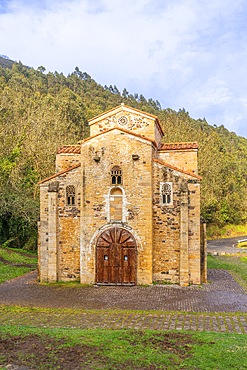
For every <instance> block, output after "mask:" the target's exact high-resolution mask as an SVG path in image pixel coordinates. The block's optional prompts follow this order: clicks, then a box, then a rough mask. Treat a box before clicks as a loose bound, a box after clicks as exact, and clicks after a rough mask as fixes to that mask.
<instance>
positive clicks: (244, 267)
mask: <svg viewBox="0 0 247 370" xmlns="http://www.w3.org/2000/svg"><path fill="white" fill-rule="evenodd" d="M207 260H208V268H214V269H223V270H227V271H229V272H230V273H231V274H232V275H233V276H234V278H235V279H236V280H237V281H238V283H239V284H240V285H241V286H242V287H243V288H244V289H245V290H246V291H247V257H241V256H215V257H213V256H208V258H207Z"/></svg>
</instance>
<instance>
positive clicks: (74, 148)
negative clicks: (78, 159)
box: [57, 145, 81, 154]
mask: <svg viewBox="0 0 247 370" xmlns="http://www.w3.org/2000/svg"><path fill="white" fill-rule="evenodd" d="M61 153H69V154H81V146H80V145H64V146H62V147H61V148H59V149H58V151H57V154H61Z"/></svg>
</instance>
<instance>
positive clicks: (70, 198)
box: [66, 185, 75, 206]
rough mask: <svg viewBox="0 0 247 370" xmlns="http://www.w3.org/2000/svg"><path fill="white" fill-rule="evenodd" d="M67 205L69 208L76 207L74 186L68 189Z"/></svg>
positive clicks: (69, 186)
mask: <svg viewBox="0 0 247 370" xmlns="http://www.w3.org/2000/svg"><path fill="white" fill-rule="evenodd" d="M66 204H67V205H68V206H74V205H75V187H74V185H68V186H67V187H66Z"/></svg>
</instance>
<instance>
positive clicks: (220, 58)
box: [0, 0, 247, 137]
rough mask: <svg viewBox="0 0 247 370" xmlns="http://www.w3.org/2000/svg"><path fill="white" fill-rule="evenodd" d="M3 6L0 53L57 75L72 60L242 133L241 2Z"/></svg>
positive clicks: (148, 0)
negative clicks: (55, 72) (55, 71)
mask: <svg viewBox="0 0 247 370" xmlns="http://www.w3.org/2000/svg"><path fill="white" fill-rule="evenodd" d="M3 10H4V11H2V10H1V8H0V53H1V54H7V55H9V57H12V58H14V59H16V60H21V61H22V62H23V63H25V64H27V65H30V66H34V67H35V68H37V67H38V66H39V65H44V66H45V67H46V68H47V70H52V71H54V70H57V71H58V72H64V74H67V73H70V72H72V71H73V70H74V67H75V66H78V67H79V68H80V69H81V70H82V71H86V72H87V73H89V74H91V75H92V77H93V78H94V79H95V80H96V81H97V82H99V83H101V84H102V85H105V84H108V85H109V84H116V85H117V86H118V87H119V89H123V88H124V87H126V88H127V90H129V91H130V92H132V93H134V92H138V93H140V94H143V95H145V96H146V97H152V98H154V99H158V100H159V101H160V102H161V103H162V105H163V107H164V108H165V107H171V108H174V109H179V108H182V107H185V108H186V109H187V110H188V111H189V112H190V114H191V116H192V117H195V118H199V117H201V118H202V117H206V118H207V119H208V121H209V123H212V124H213V123H216V124H219V125H220V124H224V125H226V126H227V127H229V128H230V129H233V128H234V127H235V128H236V127H238V130H239V132H241V134H242V135H243V131H242V128H241V127H242V126H243V125H244V124H245V121H246V118H247V112H246V106H245V103H244V102H243V98H242V97H243V96H245V92H246V89H247V86H246V85H247V80H246V77H245V73H246V72H245V71H246V60H247V43H246V39H247V38H246V31H247V26H246V15H247V5H246V3H245V1H244V0H235V1H234V2H232V0H224V1H223V0H214V1H213V0H200V1H198V0H173V1H168V0H125V1H124V2H123V1H122V0H50V1H49V0H43V1H42V0H41V1H38V0H37V1H36V2H35V1H32V0H29V1H26V0H11V1H8V2H6V1H5V5H4V9H3ZM1 11H2V13H1ZM245 102H246V100H245ZM231 122H233V126H231ZM236 122H239V123H238V125H236ZM243 127H244V126H243ZM243 130H246V131H245V133H244V135H245V136H246V137H247V129H245V128H243Z"/></svg>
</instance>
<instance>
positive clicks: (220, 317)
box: [0, 306, 247, 334]
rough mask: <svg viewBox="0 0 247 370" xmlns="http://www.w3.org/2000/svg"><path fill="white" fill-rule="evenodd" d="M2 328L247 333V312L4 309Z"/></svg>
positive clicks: (1, 311) (1, 308)
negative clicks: (4, 326) (15, 326)
mask: <svg viewBox="0 0 247 370" xmlns="http://www.w3.org/2000/svg"><path fill="white" fill-rule="evenodd" d="M0 325H18V326H19V325H21V326H26V325H27V326H39V327H40V326H41V327H53V328H80V329H96V328H100V329H154V330H192V331H213V332H226V333H239V334H247V314H246V313H242V314H241V313H231V314H229V313H228V314H226V313H210V314H206V313H199V314H198V313H187V312H186V313H185V312H160V311H158V312H154V311H124V310H122V311H113V310H97V311H95V310H78V309H77V310H69V309H63V310H62V309H53V310H51V309H37V308H33V309H31V308H27V307H26V308H23V309H21V310H20V311H18V312H16V310H15V309H14V308H12V307H8V308H6V307H4V306H0Z"/></svg>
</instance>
